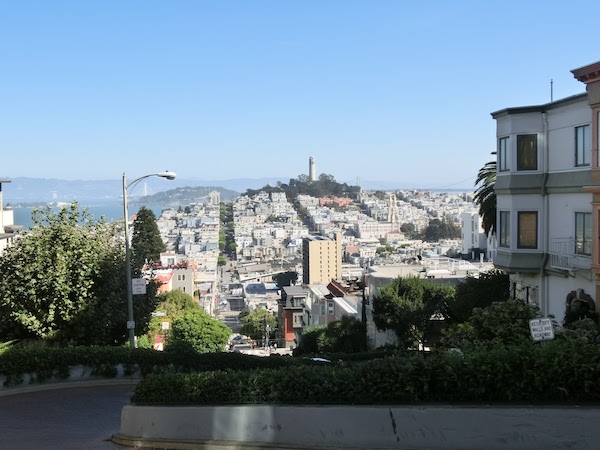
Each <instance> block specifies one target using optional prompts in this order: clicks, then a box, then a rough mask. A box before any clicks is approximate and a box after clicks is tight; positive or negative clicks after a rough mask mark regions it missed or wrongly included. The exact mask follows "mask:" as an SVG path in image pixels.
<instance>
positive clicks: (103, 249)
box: [0, 202, 157, 345]
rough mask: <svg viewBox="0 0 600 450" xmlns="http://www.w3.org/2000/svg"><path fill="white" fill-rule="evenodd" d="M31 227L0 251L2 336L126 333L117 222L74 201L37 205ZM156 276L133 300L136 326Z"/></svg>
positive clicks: (122, 337) (78, 338)
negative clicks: (54, 206)
mask: <svg viewBox="0 0 600 450" xmlns="http://www.w3.org/2000/svg"><path fill="white" fill-rule="evenodd" d="M33 222H34V224H33V227H32V228H31V230H30V231H29V232H28V233H27V234H25V235H23V236H22V237H21V239H19V240H18V241H16V242H15V244H14V245H13V246H11V247H9V248H7V249H6V250H5V252H4V253H3V254H2V256H1V257H0V273H1V274H2V277H1V278H0V338H1V339H10V338H34V339H45V340H53V341H58V342H66V343H74V344H104V345H118V344H121V343H124V342H126V341H127V336H128V332H127V328H126V323H127V300H126V298H127V296H126V281H125V261H124V252H123V243H122V240H120V239H119V237H118V234H117V233H116V231H115V225H114V224H107V223H105V222H103V221H100V222H95V221H94V220H93V218H92V217H91V216H90V215H89V213H88V212H87V210H84V211H83V212H81V213H80V211H79V206H78V205H77V203H76V202H73V203H72V204H71V205H70V206H69V207H66V208H62V209H61V210H60V211H58V212H54V211H52V210H51V209H50V208H45V209H43V210H35V211H34V213H33ZM156 289H157V286H156V284H155V283H152V282H151V283H149V284H148V289H147V294H146V295H145V296H139V297H137V298H136V301H135V302H134V316H135V320H136V330H135V331H136V334H142V333H143V332H145V330H146V329H147V326H148V322H149V320H150V314H151V312H152V311H153V310H154V307H155V305H156V297H155V295H156Z"/></svg>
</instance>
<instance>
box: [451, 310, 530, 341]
mask: <svg viewBox="0 0 600 450" xmlns="http://www.w3.org/2000/svg"><path fill="white" fill-rule="evenodd" d="M539 317H541V313H540V310H539V308H538V307H537V306H535V305H528V304H526V303H525V302H523V301H521V300H512V299H511V300H506V301H502V302H494V303H492V304H491V305H489V306H486V307H485V308H475V309H474V310H473V314H472V315H471V317H470V318H469V320H468V321H467V322H464V323H460V324H457V325H454V326H452V327H450V328H449V329H447V330H445V331H444V335H445V336H444V338H443V339H442V343H443V344H444V345H445V346H449V347H458V348H465V347H472V346H477V345H489V344H503V345H511V344H520V343H524V342H529V341H531V336H530V331H529V321H530V320H531V319H535V318H539Z"/></svg>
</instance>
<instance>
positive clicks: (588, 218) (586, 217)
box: [574, 211, 593, 256]
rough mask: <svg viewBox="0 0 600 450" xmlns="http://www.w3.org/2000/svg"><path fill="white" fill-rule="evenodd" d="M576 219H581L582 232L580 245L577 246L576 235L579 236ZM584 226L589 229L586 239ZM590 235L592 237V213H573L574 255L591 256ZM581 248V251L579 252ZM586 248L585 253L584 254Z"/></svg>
mask: <svg viewBox="0 0 600 450" xmlns="http://www.w3.org/2000/svg"><path fill="white" fill-rule="evenodd" d="M578 217H581V218H582V219H583V222H582V224H581V225H582V231H583V236H582V238H581V240H582V245H581V246H580V245H578V238H577V235H578V234H579V227H578V224H579V221H578V220H577V219H578ZM586 225H587V226H588V227H589V228H588V231H589V236H588V237H587V238H586V232H585V231H586ZM592 235H593V224H592V213H591V212H584V211H575V248H574V251H575V254H576V255H581V256H592ZM586 239H587V245H586ZM580 248H581V251H580V250H579V249H580ZM586 248H587V250H589V251H587V252H586Z"/></svg>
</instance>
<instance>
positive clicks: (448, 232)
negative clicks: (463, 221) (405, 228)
mask: <svg viewBox="0 0 600 450" xmlns="http://www.w3.org/2000/svg"><path fill="white" fill-rule="evenodd" d="M458 238H460V228H459V227H457V226H456V225H454V224H453V223H451V222H448V221H446V220H439V219H433V220H430V221H429V225H428V226H427V228H425V230H424V231H423V239H424V240H425V241H428V242H437V241H440V240H442V239H458Z"/></svg>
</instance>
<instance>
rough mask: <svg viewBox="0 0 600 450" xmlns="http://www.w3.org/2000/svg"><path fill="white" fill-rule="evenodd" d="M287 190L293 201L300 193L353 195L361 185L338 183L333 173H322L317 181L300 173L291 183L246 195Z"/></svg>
mask: <svg viewBox="0 0 600 450" xmlns="http://www.w3.org/2000/svg"><path fill="white" fill-rule="evenodd" d="M261 191H264V192H267V193H269V194H270V193H271V192H285V194H286V196H287V198H288V199H290V201H291V202H292V203H293V201H294V199H295V198H296V197H297V196H298V195H300V194H305V195H311V196H313V197H330V196H335V197H351V196H353V195H355V194H358V192H360V187H359V186H348V185H347V184H346V183H338V182H336V181H335V178H334V177H333V175H328V174H325V173H322V174H320V175H319V177H318V179H317V180H315V181H309V180H308V176H306V175H299V176H298V178H292V179H290V181H289V184H281V185H280V186H277V187H273V186H268V185H267V186H265V187H263V188H261V189H248V190H247V191H246V192H245V194H244V195H248V196H254V195H256V194H258V193H259V192H261Z"/></svg>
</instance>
